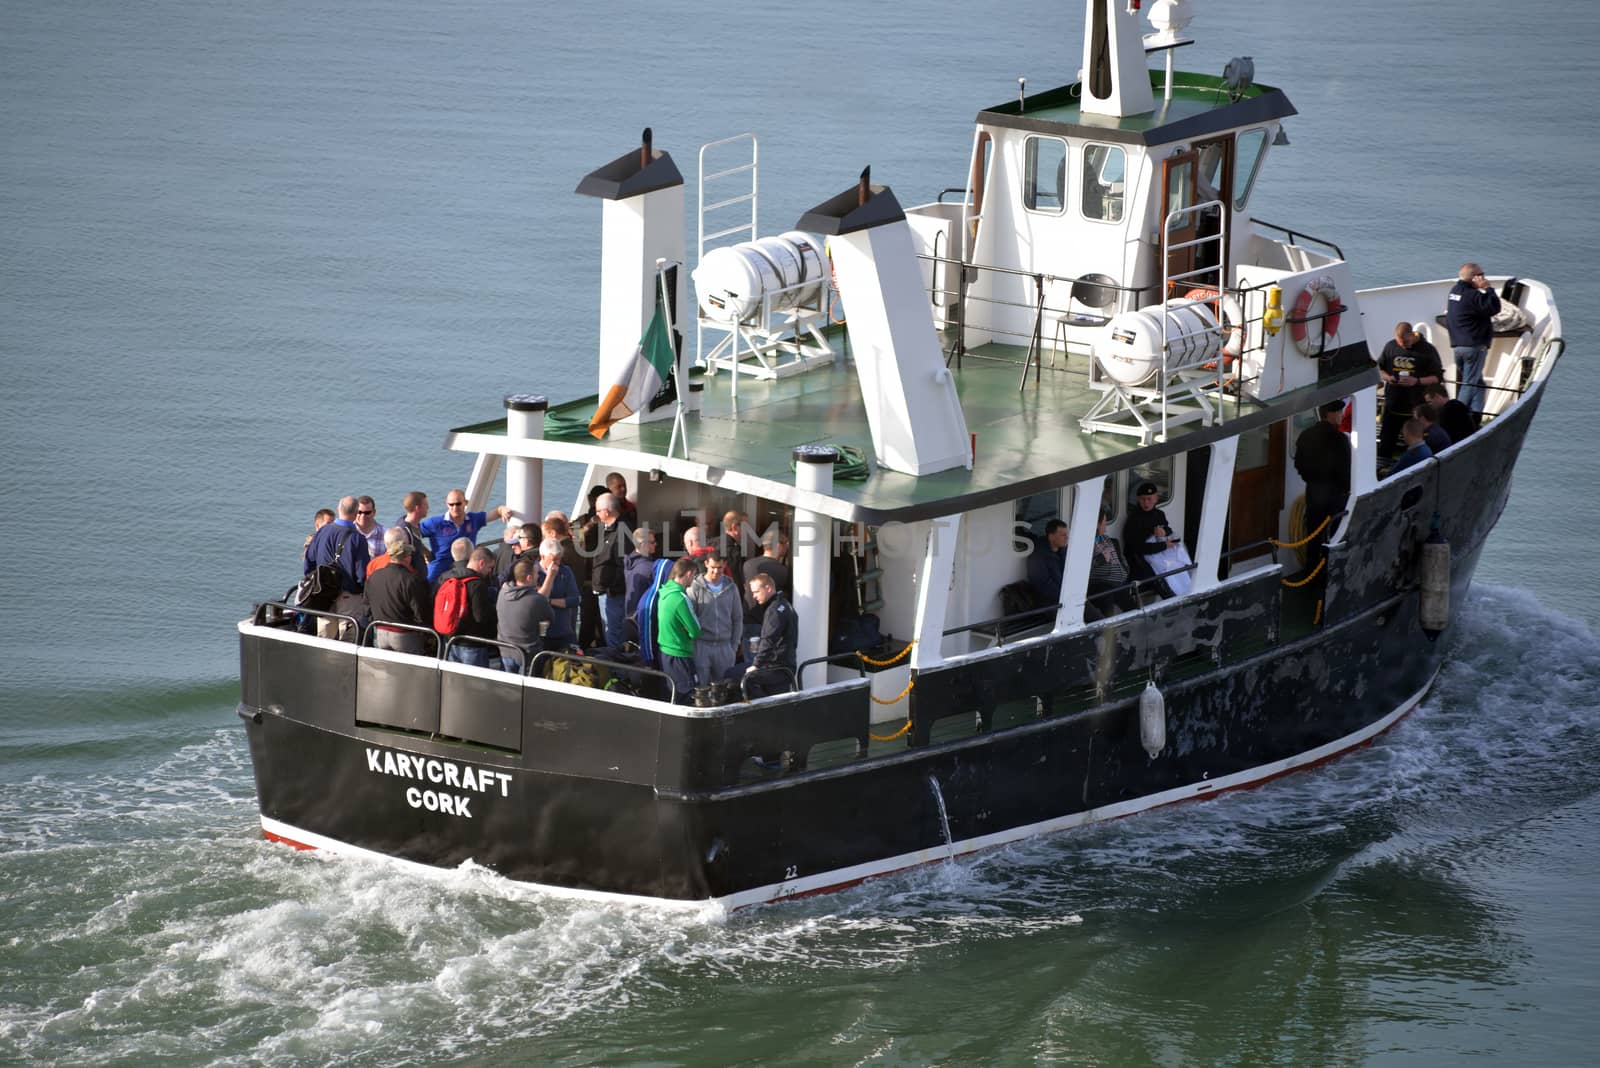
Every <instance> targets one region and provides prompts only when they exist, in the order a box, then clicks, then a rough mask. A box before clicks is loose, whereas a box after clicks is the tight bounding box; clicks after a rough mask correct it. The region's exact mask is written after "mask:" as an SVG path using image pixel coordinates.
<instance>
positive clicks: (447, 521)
mask: <svg viewBox="0 0 1600 1068" xmlns="http://www.w3.org/2000/svg"><path fill="white" fill-rule="evenodd" d="M508 514H509V510H508V509H507V508H506V506H505V505H503V504H502V505H501V506H500V507H498V508H496V509H495V510H494V511H492V512H469V511H467V494H466V491H465V490H459V489H453V490H451V491H450V492H449V493H447V494H445V500H444V515H435V516H429V517H428V518H427V519H424V520H422V521H421V522H420V523H418V524H417V529H418V530H420V531H421V532H422V536H423V537H425V538H427V539H428V542H429V544H430V548H431V549H432V552H433V561H432V562H431V563H429V564H428V583H429V584H430V585H432V584H434V583H437V582H438V581H439V576H440V575H443V574H444V573H445V572H446V571H449V570H450V567H451V563H452V561H451V558H450V546H451V544H452V543H453V542H454V541H455V540H456V539H457V538H466V539H467V540H468V541H470V542H472V543H473V544H474V545H476V544H477V543H478V531H480V530H482V529H483V528H484V527H486V526H488V525H489V522H490V519H489V517H490V516H493V517H494V518H495V519H504V518H505V517H506V516H507V515H508Z"/></svg>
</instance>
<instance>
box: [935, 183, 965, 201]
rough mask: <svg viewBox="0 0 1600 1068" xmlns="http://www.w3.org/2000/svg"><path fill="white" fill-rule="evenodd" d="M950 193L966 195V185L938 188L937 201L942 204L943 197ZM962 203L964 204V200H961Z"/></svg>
mask: <svg viewBox="0 0 1600 1068" xmlns="http://www.w3.org/2000/svg"><path fill="white" fill-rule="evenodd" d="M950 193H960V194H961V195H962V196H963V197H965V196H966V195H967V187H966V186H964V185H952V186H950V187H948V188H946V189H941V190H939V199H938V201H937V203H940V204H943V203H944V198H945V197H946V195H948V194H950ZM963 204H965V201H963Z"/></svg>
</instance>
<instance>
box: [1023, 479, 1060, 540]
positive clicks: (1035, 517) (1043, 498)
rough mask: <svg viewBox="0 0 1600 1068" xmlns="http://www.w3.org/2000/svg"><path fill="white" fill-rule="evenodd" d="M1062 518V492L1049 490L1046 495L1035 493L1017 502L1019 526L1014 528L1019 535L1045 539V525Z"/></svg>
mask: <svg viewBox="0 0 1600 1068" xmlns="http://www.w3.org/2000/svg"><path fill="white" fill-rule="evenodd" d="M1060 518H1061V491H1060V490H1047V491H1046V492H1044V493H1034V494H1030V495H1029V496H1027V497H1022V498H1019V499H1018V501H1017V525H1016V527H1015V528H1014V529H1015V530H1016V531H1017V533H1019V534H1028V535H1031V536H1032V537H1034V538H1042V537H1044V525H1045V524H1046V523H1048V522H1050V520H1052V519H1060Z"/></svg>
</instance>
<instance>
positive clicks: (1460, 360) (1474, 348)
mask: <svg viewBox="0 0 1600 1068" xmlns="http://www.w3.org/2000/svg"><path fill="white" fill-rule="evenodd" d="M1458 277H1459V278H1460V281H1458V282H1457V283H1456V284H1455V286H1454V287H1453V288H1452V289H1451V290H1450V299H1449V301H1447V302H1446V304H1445V312H1446V315H1445V322H1446V323H1447V324H1448V325H1449V327H1450V344H1451V346H1452V347H1453V348H1454V349H1455V357H1456V399H1457V400H1459V401H1460V402H1461V403H1462V404H1465V405H1466V406H1467V407H1468V408H1470V409H1471V410H1472V417H1473V420H1474V422H1476V421H1477V418H1478V417H1479V416H1481V415H1482V414H1483V402H1484V392H1485V391H1484V385H1483V366H1484V364H1485V362H1487V360H1488V358H1489V342H1490V341H1491V340H1493V338H1494V317H1495V315H1496V314H1498V313H1499V311H1500V297H1499V295H1498V294H1496V293H1495V291H1494V288H1493V287H1492V286H1490V285H1489V279H1488V277H1487V276H1486V275H1485V274H1484V273H1483V268H1482V267H1479V266H1478V265H1477V264H1476V263H1464V264H1462V265H1461V270H1460V272H1459V273H1458Z"/></svg>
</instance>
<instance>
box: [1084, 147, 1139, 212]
mask: <svg viewBox="0 0 1600 1068" xmlns="http://www.w3.org/2000/svg"><path fill="white" fill-rule="evenodd" d="M1127 162H1128V157H1127V156H1126V155H1125V154H1124V153H1123V151H1122V149H1120V148H1118V147H1117V146H1116V145H1085V146H1083V217H1084V218H1085V219H1093V220H1095V221H1096V222H1121V221H1122V202H1123V197H1124V193H1123V187H1124V179H1125V175H1124V172H1125V171H1126V169H1127Z"/></svg>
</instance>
